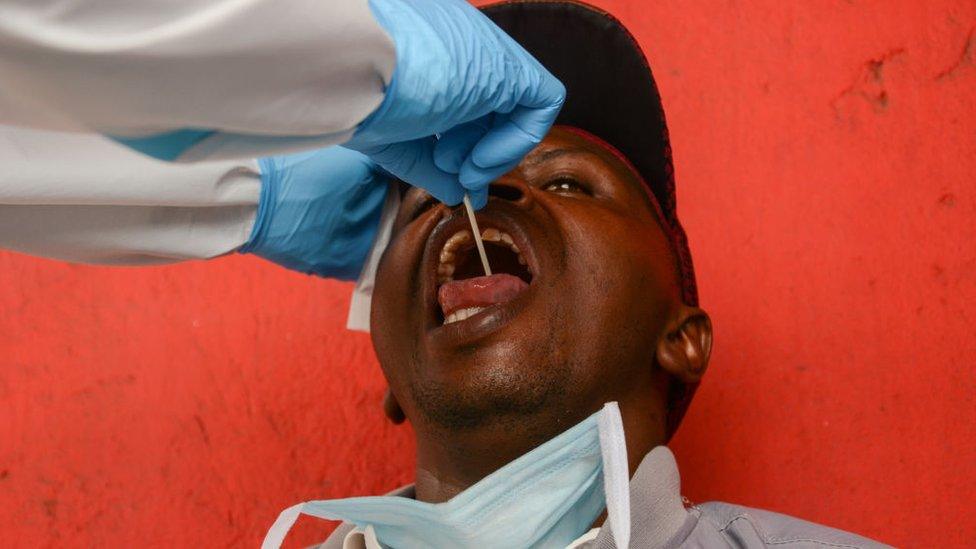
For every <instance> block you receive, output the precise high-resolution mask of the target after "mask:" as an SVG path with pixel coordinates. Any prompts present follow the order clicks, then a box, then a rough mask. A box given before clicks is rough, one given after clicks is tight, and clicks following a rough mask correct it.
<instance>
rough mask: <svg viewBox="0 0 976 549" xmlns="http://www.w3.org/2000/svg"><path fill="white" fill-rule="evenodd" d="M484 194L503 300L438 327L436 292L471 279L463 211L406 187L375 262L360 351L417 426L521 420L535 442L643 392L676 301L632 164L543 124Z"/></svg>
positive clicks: (666, 254)
mask: <svg viewBox="0 0 976 549" xmlns="http://www.w3.org/2000/svg"><path fill="white" fill-rule="evenodd" d="M490 193H491V195H490V199H489V201H488V205H487V207H485V208H484V209H483V210H481V211H479V212H478V214H477V218H478V222H479V224H480V227H481V230H482V233H483V234H485V233H486V232H487V235H488V236H489V237H491V238H494V239H497V240H498V241H497V242H486V247H487V251H488V257H489V262H490V264H491V267H492V269H493V270H494V271H495V272H496V273H498V272H501V273H508V274H510V275H513V276H516V277H518V278H521V279H522V280H524V281H525V282H527V283H528V286H527V288H525V289H524V290H522V291H519V288H518V286H519V285H518V284H503V285H501V286H503V288H502V289H501V290H498V291H500V292H501V293H503V294H505V296H504V298H503V299H501V300H502V301H504V302H502V303H496V304H493V305H490V306H488V307H485V308H483V309H481V310H480V311H479V312H477V313H476V314H473V315H472V316H469V317H467V318H463V316H464V315H463V314H462V315H457V314H455V315H453V316H451V317H450V318H449V320H452V321H453V322H449V323H447V324H445V311H444V310H443V309H442V304H443V296H441V297H442V299H441V300H440V301H439V299H438V290H439V287H440V286H441V285H443V284H445V283H447V282H449V281H450V279H453V280H454V281H459V280H464V279H468V278H472V277H477V276H481V275H483V274H484V273H483V272H482V268H481V263H480V260H479V259H478V254H477V251H476V250H475V248H474V243H473V242H472V241H471V239H470V238H465V235H463V233H464V232H465V231H469V230H470V226H469V222H468V219H467V218H466V217H465V214H464V211H463V208H460V207H458V208H448V207H446V206H444V205H441V204H439V203H437V202H435V201H433V200H432V199H431V198H430V197H429V196H428V195H427V194H426V193H424V192H423V191H421V190H418V189H416V188H411V189H410V190H409V191H408V192H407V193H406V195H405V197H404V201H403V204H402V206H401V208H400V211H399V213H398V216H397V219H396V222H395V227H394V234H393V237H392V239H391V242H390V245H389V247H388V249H387V251H386V253H385V255H384V257H383V260H382V262H381V263H380V266H379V270H378V273H377V277H376V287H375V292H374V295H373V310H372V319H371V322H372V327H371V331H372V337H373V343H374V347H375V349H376V353H377V356H378V357H379V360H380V364H381V365H382V367H383V370H384V372H385V374H386V377H387V380H388V382H389V384H390V388H391V390H392V391H393V394H394V395H395V397H396V398H397V400H398V402H399V403H400V406H401V407H402V409H403V411H404V413H405V414H406V416H407V417H408V418H409V419H410V420H411V421H412V422H413V423H414V425H415V427H416V428H417V429H418V431H420V430H423V429H425V428H431V429H437V430H442V431H443V430H445V429H446V430H454V431H460V430H472V429H478V428H481V427H484V426H494V427H495V428H500V427H501V428H510V427H511V426H514V425H520V426H522V427H525V426H526V425H528V424H532V425H539V427H538V429H540V432H539V433H538V434H539V437H548V436H552V435H553V434H555V433H558V432H559V431H561V430H562V429H564V428H566V427H568V426H569V425H572V424H573V423H575V422H577V421H579V420H580V419H582V418H583V417H586V416H587V415H589V414H591V413H593V412H595V411H596V410H597V409H599V408H600V406H601V405H602V404H603V403H604V402H606V401H610V400H621V399H623V398H625V396H626V395H627V394H628V393H631V392H634V391H651V387H652V386H653V385H654V384H655V383H658V382H657V381H655V380H656V379H657V378H655V376H656V375H658V373H655V372H654V368H653V364H654V356H655V345H656V342H657V341H658V339H659V337H660V336H661V334H662V333H663V331H664V330H665V324H666V321H667V319H668V316H669V314H670V312H671V311H672V310H673V308H674V307H675V306H676V305H677V304H679V303H680V296H679V292H678V285H677V282H676V277H677V275H676V271H675V262H674V259H673V257H672V254H671V251H670V248H669V244H668V241H667V240H666V237H665V236H664V233H663V231H662V229H661V228H660V226H659V225H658V223H657V221H656V218H655V214H654V213H653V210H652V207H653V206H652V205H651V202H650V201H649V198H648V195H647V191H646V190H645V188H644V186H643V184H642V183H641V182H640V181H639V180H638V179H637V177H636V176H635V175H634V174H633V173H632V171H631V169H630V168H628V167H627V166H626V165H625V164H624V163H623V162H622V161H621V160H619V159H618V158H617V157H616V156H615V155H614V154H612V153H611V152H609V151H607V150H606V149H605V148H604V147H603V146H601V145H600V144H598V143H596V142H594V141H592V140H590V139H587V138H584V137H582V136H580V135H578V134H576V133H574V132H572V131H569V130H566V129H561V128H558V127H557V128H554V129H553V130H552V131H551V132H550V133H549V135H548V136H547V137H546V139H545V140H544V141H543V142H542V143H541V144H539V146H538V147H536V149H535V150H534V151H532V152H531V153H530V154H529V155H528V156H527V157H526V158H525V159H524V160H523V161H522V163H521V164H519V166H518V167H517V168H516V169H515V170H513V171H512V172H510V173H508V174H507V175H505V176H504V177H502V178H500V179H499V180H498V181H497V182H495V183H494V184H493V185H492V188H491V191H490ZM459 234H460V235H461V236H456V235H459ZM506 235H507V236H506ZM452 237H455V238H454V239H453V241H452ZM509 237H510V238H509ZM506 240H511V244H509V243H508V242H506ZM449 241H451V244H448V242H449ZM513 245H514V246H513ZM445 246H447V250H448V253H446V254H444V253H443V252H444V250H445ZM515 250H517V252H516V251H515ZM520 259H521V261H524V263H525V265H522V264H521V261H520ZM442 260H443V261H442ZM451 267H453V269H452V268H451ZM512 280H514V279H510V281H512ZM455 293H457V292H455ZM461 293H463V291H461ZM511 294H515V295H514V296H513V295H511ZM447 312H448V313H450V312H451V311H447ZM458 318H463V319H460V320H458ZM528 418H534V419H533V420H532V421H529V422H527V421H526V419H528ZM540 420H541V421H540ZM505 426H507V427H505ZM549 431H551V432H549Z"/></svg>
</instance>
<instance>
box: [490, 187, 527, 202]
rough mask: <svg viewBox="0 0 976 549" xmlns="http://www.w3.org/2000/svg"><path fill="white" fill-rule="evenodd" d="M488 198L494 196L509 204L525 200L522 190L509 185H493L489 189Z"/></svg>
mask: <svg viewBox="0 0 976 549" xmlns="http://www.w3.org/2000/svg"><path fill="white" fill-rule="evenodd" d="M488 196H494V197H496V198H501V199H503V200H508V201H509V202H519V201H521V200H523V199H525V193H524V192H523V191H522V189H521V188H519V187H517V186H515V185H510V184H507V183H493V184H492V185H490V186H489V187H488Z"/></svg>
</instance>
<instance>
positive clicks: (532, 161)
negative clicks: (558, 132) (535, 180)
mask: <svg viewBox="0 0 976 549" xmlns="http://www.w3.org/2000/svg"><path fill="white" fill-rule="evenodd" d="M579 154H587V155H594V156H597V155H596V154H595V153H594V152H592V151H588V150H586V149H581V148H579V147H561V148H558V149H549V150H547V151H542V152H540V153H535V154H531V155H529V156H527V157H525V160H523V162H524V163H525V164H526V165H527V166H537V165H539V164H544V163H546V162H549V161H550V160H555V159H556V158H559V157H561V156H567V155H579Z"/></svg>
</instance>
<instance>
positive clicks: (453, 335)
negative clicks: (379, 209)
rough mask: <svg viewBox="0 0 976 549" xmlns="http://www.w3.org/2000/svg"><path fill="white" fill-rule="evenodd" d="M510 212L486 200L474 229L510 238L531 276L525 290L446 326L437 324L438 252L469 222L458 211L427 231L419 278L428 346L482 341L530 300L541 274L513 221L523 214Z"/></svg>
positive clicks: (535, 257)
mask: <svg viewBox="0 0 976 549" xmlns="http://www.w3.org/2000/svg"><path fill="white" fill-rule="evenodd" d="M510 209H513V208H512V207H506V206H504V205H502V204H499V203H498V202H495V201H494V200H489V201H488V205H487V206H486V207H485V208H484V209H482V210H481V211H479V212H477V213H476V214H475V217H476V218H477V220H478V228H479V229H481V231H482V232H484V230H485V229H488V228H494V229H497V230H499V231H502V232H505V233H508V234H509V235H510V236H511V237H512V241H513V242H514V243H515V245H516V246H518V248H519V250H520V252H521V254H522V257H524V258H525V263H526V267H527V268H528V269H529V272H530V273H531V274H532V281H531V282H530V283H529V287H528V289H526V290H525V291H524V292H522V293H521V294H519V295H518V297H516V298H515V299H513V300H511V301H509V302H506V303H500V304H496V305H490V306H488V307H485V309H484V310H482V311H480V312H478V313H477V314H475V315H472V316H470V317H468V318H466V319H464V320H460V321H458V322H453V323H451V324H447V325H443V324H442V323H441V318H440V304H439V303H438V301H437V289H438V284H437V266H438V265H439V262H440V251H441V250H442V249H443V248H444V244H445V243H446V242H447V239H448V238H450V237H451V236H453V235H454V234H455V233H457V232H458V231H461V230H465V229H467V230H470V229H471V222H470V221H469V220H468V218H467V215H466V214H465V213H464V211H463V210H461V209H460V208H458V209H455V210H454V211H453V213H452V214H451V215H448V216H445V217H444V218H443V219H442V220H441V221H440V222H439V223H438V224H437V225H436V226H435V227H434V228H433V230H431V233H430V235H429V236H428V238H427V243H426V245H425V248H424V253H423V256H422V258H421V265H420V268H421V269H423V270H424V271H425V272H424V275H423V277H422V280H423V289H422V294H423V298H424V299H423V307H424V308H425V313H426V314H425V318H426V323H427V326H426V328H427V329H426V333H427V338H428V340H429V342H430V344H432V345H434V346H437V347H442V346H455V345H462V344H470V343H472V342H474V341H477V340H478V339H481V338H484V337H486V336H488V335H490V334H491V333H493V332H495V331H497V330H498V329H500V328H502V327H503V326H504V325H505V324H507V323H508V322H509V321H511V320H512V319H513V318H515V317H516V316H518V314H519V312H521V310H522V309H524V308H525V306H526V305H527V304H528V303H529V302H530V301H531V300H532V297H533V295H534V294H535V288H536V287H537V282H538V281H539V279H540V277H541V276H542V275H543V273H542V272H541V270H540V268H539V266H540V263H541V262H540V260H539V256H538V252H537V250H536V249H535V247H534V246H533V245H532V239H531V238H529V236H528V234H527V233H528V230H527V228H526V227H525V224H524V223H521V222H520V221H519V220H518V219H517V218H518V217H520V216H521V215H525V214H523V213H522V212H521V211H520V210H517V211H514V212H512V211H509V210H510Z"/></svg>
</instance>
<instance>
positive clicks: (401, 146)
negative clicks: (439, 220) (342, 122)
mask: <svg viewBox="0 0 976 549" xmlns="http://www.w3.org/2000/svg"><path fill="white" fill-rule="evenodd" d="M435 144H436V140H435V139H434V137H433V136H431V137H425V138H422V139H415V140H413V141H405V142H402V143H393V144H390V145H381V146H378V147H371V148H369V149H368V150H365V151H363V152H365V153H366V154H367V155H368V156H369V157H370V158H371V159H372V160H373V162H376V163H377V164H379V165H380V166H381V167H382V168H383V169H385V170H387V171H388V172H390V173H391V174H393V175H394V176H396V177H397V178H399V179H400V180H401V181H405V182H407V183H409V184H411V185H413V186H415V187H421V188H423V189H425V190H426V191H427V192H429V193H430V194H431V195H433V196H434V198H436V199H438V200H440V201H441V202H443V203H445V204H447V205H449V206H455V205H457V204H460V203H461V199H462V198H463V197H464V189H463V188H462V187H461V186H460V185H459V184H458V180H457V176H456V175H454V174H450V173H447V172H444V171H442V170H440V169H439V168H438V167H437V166H436V165H434V145H435Z"/></svg>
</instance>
